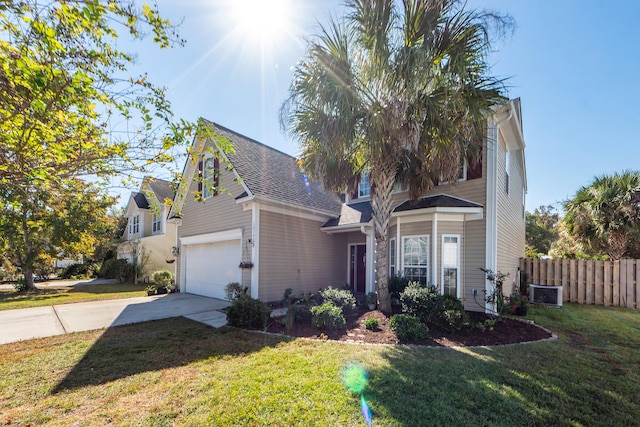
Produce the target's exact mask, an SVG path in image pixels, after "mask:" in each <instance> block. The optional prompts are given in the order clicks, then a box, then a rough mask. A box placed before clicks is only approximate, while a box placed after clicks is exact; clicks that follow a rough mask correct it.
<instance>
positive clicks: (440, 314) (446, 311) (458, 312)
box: [429, 295, 471, 332]
mask: <svg viewBox="0 0 640 427" xmlns="http://www.w3.org/2000/svg"><path fill="white" fill-rule="evenodd" d="M429 324H430V325H432V326H433V327H435V328H438V329H442V330H445V331H447V332H454V331H461V330H463V329H467V328H470V327H471V321H470V320H469V315H468V314H467V312H466V311H465V310H464V304H462V301H460V300H459V299H458V298H456V297H454V296H452V295H438V298H437V300H436V304H435V305H434V306H433V307H432V309H431V313H429Z"/></svg>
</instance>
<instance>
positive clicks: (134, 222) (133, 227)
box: [129, 215, 140, 235]
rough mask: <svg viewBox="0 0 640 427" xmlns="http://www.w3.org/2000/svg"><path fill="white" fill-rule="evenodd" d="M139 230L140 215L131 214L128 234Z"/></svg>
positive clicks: (136, 232)
mask: <svg viewBox="0 0 640 427" xmlns="http://www.w3.org/2000/svg"><path fill="white" fill-rule="evenodd" d="M139 232H140V215H135V216H132V217H131V219H130V220H129V234H131V235H134V234H138V233H139Z"/></svg>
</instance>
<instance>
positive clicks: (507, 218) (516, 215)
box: [496, 134, 525, 292]
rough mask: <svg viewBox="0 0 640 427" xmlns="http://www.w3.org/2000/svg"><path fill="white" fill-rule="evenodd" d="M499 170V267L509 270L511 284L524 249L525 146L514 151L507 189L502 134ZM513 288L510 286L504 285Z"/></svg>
mask: <svg viewBox="0 0 640 427" xmlns="http://www.w3.org/2000/svg"><path fill="white" fill-rule="evenodd" d="M498 150H499V151H498V173H497V187H498V188H497V226H498V227H497V233H498V241H497V267H496V268H497V270H498V271H500V272H502V273H510V274H511V279H510V280H509V281H508V282H506V283H505V285H506V284H508V285H509V286H511V284H512V282H514V281H515V278H516V272H517V269H518V265H519V264H518V263H519V259H520V258H521V257H524V253H525V220H524V215H523V208H522V189H523V186H524V171H523V169H522V166H523V150H514V151H512V152H511V159H510V164H511V167H510V174H509V192H508V193H507V191H506V160H505V152H506V146H505V143H504V140H503V139H502V134H500V139H499V141H498ZM504 291H505V292H510V291H511V288H509V289H506V288H505V289H504Z"/></svg>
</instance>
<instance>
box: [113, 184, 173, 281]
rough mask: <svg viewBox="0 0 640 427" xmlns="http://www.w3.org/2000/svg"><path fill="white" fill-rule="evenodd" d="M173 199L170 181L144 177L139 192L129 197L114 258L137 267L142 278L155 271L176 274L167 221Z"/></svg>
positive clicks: (149, 276)
mask: <svg viewBox="0 0 640 427" xmlns="http://www.w3.org/2000/svg"><path fill="white" fill-rule="evenodd" d="M173 196H174V191H173V189H172V186H171V183H170V182H168V181H164V180H161V179H157V178H151V177H145V178H144V180H143V181H142V185H141V186H140V190H139V191H137V192H133V193H131V196H130V197H129V202H128V203H127V207H126V210H125V217H126V218H127V227H126V229H125V231H124V234H123V236H122V239H123V242H122V243H120V244H119V245H118V250H117V251H118V258H124V259H127V260H128V261H129V262H131V263H134V262H135V263H138V264H141V265H142V267H143V274H142V279H146V278H151V276H152V275H153V272H155V271H158V270H169V271H171V272H172V273H174V274H175V272H176V262H175V260H176V259H175V256H174V252H175V249H174V247H175V246H176V224H175V223H172V222H170V221H167V212H169V206H170V204H171V202H172V201H173Z"/></svg>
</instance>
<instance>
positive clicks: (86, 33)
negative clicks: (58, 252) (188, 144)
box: [0, 0, 193, 286]
mask: <svg viewBox="0 0 640 427" xmlns="http://www.w3.org/2000/svg"><path fill="white" fill-rule="evenodd" d="M147 36H148V37H151V38H153V40H154V42H155V43H156V44H157V45H158V46H159V47H160V48H169V47H170V46H172V45H175V44H182V43H183V41H182V40H180V39H179V37H178V34H177V33H176V32H175V26H174V25H173V24H172V23H171V22H170V21H168V20H166V19H164V18H162V17H161V16H160V13H159V11H158V10H157V8H156V7H152V6H149V5H148V4H142V5H138V4H136V2H135V1H129V0H110V1H102V0H66V1H41V0H20V1H13V2H6V1H5V2H0V185H1V192H2V199H1V200H0V210H1V212H0V217H2V219H1V220H0V221H2V228H1V230H2V236H1V238H2V239H3V240H4V241H5V242H6V245H7V246H8V250H5V257H8V258H10V259H12V261H13V262H15V263H17V265H18V266H19V267H21V268H22V270H23V273H24V275H25V279H26V280H27V283H28V284H29V285H30V286H32V280H31V274H32V267H33V262H34V260H35V259H36V258H37V256H38V254H40V253H42V252H43V251H46V250H48V249H47V248H50V247H53V246H52V245H56V244H60V245H63V246H62V247H68V246H69V245H76V246H77V245H79V244H88V243H89V242H91V241H92V240H91V239H89V238H87V235H86V233H85V232H88V231H89V230H90V229H91V227H90V226H89V227H85V226H88V225H89V224H88V223H87V222H86V221H85V220H86V219H88V218H89V216H90V215H92V214H91V213H90V212H88V211H86V209H87V208H88V206H91V208H92V209H96V210H102V209H103V208H104V206H105V205H108V204H109V203H111V201H110V200H108V198H107V197H105V196H104V195H101V194H98V193H96V188H95V186H94V185H92V184H87V183H83V182H81V181H79V180H78V179H79V178H83V179H88V181H89V182H94V183H98V182H104V181H106V180H108V179H109V177H111V176H114V175H116V174H125V175H126V174H128V175H131V176H135V174H143V173H144V172H145V170H147V169H148V168H149V167H150V166H152V165H158V164H160V165H164V164H169V163H170V162H172V161H173V156H172V153H173V151H172V150H173V148H174V147H175V145H176V144H179V143H181V142H182V141H183V140H184V139H185V138H186V137H187V136H188V134H189V133H190V132H191V131H192V130H193V126H192V125H190V124H189V123H187V122H184V121H179V122H177V121H175V120H174V118H173V116H172V112H171V105H170V103H169V101H168V100H167V98H166V96H165V91H164V88H162V87H159V86H156V85H154V84H153V83H151V82H150V81H149V79H148V78H147V76H145V75H139V76H130V75H128V71H127V70H128V69H129V68H130V66H131V65H132V64H133V62H134V59H135V58H134V55H133V54H131V53H128V52H125V51H123V50H121V49H120V48H119V45H118V42H119V40H120V39H122V38H124V37H126V38H127V41H128V40H129V39H142V38H144V37H147ZM81 202H82V203H81ZM85 205H86V206H85ZM63 213H65V215H66V216H62V214H63Z"/></svg>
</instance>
